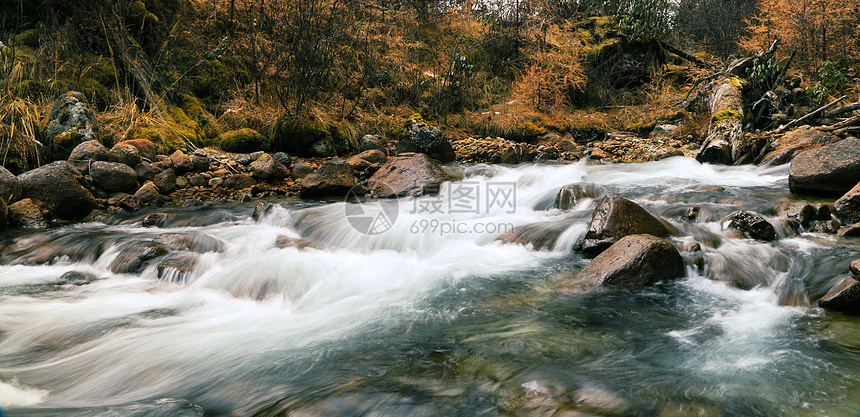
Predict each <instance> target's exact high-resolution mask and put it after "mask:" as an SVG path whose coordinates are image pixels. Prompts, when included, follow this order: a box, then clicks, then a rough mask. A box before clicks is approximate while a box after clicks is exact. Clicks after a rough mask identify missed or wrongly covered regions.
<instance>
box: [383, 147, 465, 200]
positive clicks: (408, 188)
mask: <svg viewBox="0 0 860 417" xmlns="http://www.w3.org/2000/svg"><path fill="white" fill-rule="evenodd" d="M451 179H452V177H451V176H450V175H449V174H448V173H446V172H445V171H444V170H443V169H442V167H441V166H440V165H439V164H438V163H436V162H435V161H433V160H431V159H430V158H429V157H428V156H427V155H424V154H420V153H419V154H415V155H411V156H398V157H395V158H391V159H390V160H388V162H386V163H385V165H383V166H382V167H381V168H379V170H378V171H376V173H375V174H373V176H372V177H370V179H369V180H368V182H367V183H368V192H369V193H370V195H372V196H374V197H379V198H393V197H407V196H410V197H417V196H420V195H432V194H436V193H438V192H439V186H440V185H441V184H442V183H443V182H445V181H448V180H451Z"/></svg>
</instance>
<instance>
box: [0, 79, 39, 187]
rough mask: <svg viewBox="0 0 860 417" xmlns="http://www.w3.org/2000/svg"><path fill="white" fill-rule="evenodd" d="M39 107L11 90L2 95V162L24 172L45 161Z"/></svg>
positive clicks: (0, 104) (0, 115)
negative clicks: (41, 141) (40, 140)
mask: <svg viewBox="0 0 860 417" xmlns="http://www.w3.org/2000/svg"><path fill="white" fill-rule="evenodd" d="M41 119H42V116H41V112H40V110H39V106H38V105H36V104H34V103H32V102H30V101H29V100H26V99H22V98H20V97H17V96H15V95H14V94H12V93H11V92H8V91H7V92H6V94H5V95H4V96H3V97H2V98H0V164H2V165H3V166H5V167H7V168H9V169H10V170H11V171H13V172H14V171H24V170H27V169H31V168H35V167H37V166H39V165H41V164H42V162H43V161H42V157H41V152H40V150H41V148H42V144H41V143H40V142H39V122H40V120H41Z"/></svg>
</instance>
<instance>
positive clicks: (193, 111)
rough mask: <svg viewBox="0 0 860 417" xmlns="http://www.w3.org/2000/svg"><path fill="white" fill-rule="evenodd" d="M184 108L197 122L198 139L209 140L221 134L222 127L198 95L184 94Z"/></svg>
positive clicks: (189, 116)
mask: <svg viewBox="0 0 860 417" xmlns="http://www.w3.org/2000/svg"><path fill="white" fill-rule="evenodd" d="M182 109H183V110H184V111H185V114H186V115H187V116H188V118H189V119H190V120H192V121H194V122H195V123H196V125H197V126H196V130H197V136H198V140H200V141H201V142H204V146H205V145H207V144H206V143H205V142H209V141H208V140H207V139H213V138H215V137H217V136H218V135H220V134H221V129H220V127H219V126H218V124H217V123H215V122H214V119H215V118H214V117H213V116H212V115H211V114H210V113H209V112H207V111H206V110H205V109H204V108H203V104H201V103H200V100H198V99H197V97H194V96H192V95H189V94H185V95H183V96H182Z"/></svg>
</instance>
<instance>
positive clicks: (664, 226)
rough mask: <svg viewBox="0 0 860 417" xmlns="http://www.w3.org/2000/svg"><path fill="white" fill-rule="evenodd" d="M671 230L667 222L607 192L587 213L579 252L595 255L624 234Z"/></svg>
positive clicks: (664, 232) (664, 233)
mask: <svg viewBox="0 0 860 417" xmlns="http://www.w3.org/2000/svg"><path fill="white" fill-rule="evenodd" d="M673 232H674V231H673V230H672V227H671V226H669V224H668V223H666V222H665V221H663V220H661V219H658V218H656V217H654V216H652V215H651V213H648V212H647V211H645V209H644V208H642V207H641V206H639V205H638V204H636V203H634V202H632V201H630V200H628V199H626V198H624V197H621V196H620V195H616V194H607V195H606V196H605V197H603V199H601V200H600V202H599V203H597V207H596V208H595V209H594V213H593V214H592V215H591V224H589V226H588V231H587V232H586V233H585V240H583V242H582V252H583V253H585V254H586V255H589V256H596V255H598V254H599V253H600V252H603V251H604V250H605V249H606V248H608V247H609V246H611V245H612V244H614V243H615V242H617V241H618V240H619V239H621V238H623V237H624V236H628V235H635V234H649V235H654V236H659V237H662V236H667V235H670V234H672V233H673Z"/></svg>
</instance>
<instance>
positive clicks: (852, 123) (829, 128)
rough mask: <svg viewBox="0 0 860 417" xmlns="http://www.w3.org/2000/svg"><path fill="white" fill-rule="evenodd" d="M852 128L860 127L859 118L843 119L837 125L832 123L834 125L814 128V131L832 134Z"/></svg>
mask: <svg viewBox="0 0 860 417" xmlns="http://www.w3.org/2000/svg"><path fill="white" fill-rule="evenodd" d="M854 126H860V116H854V117H852V118H850V119H845V120H843V121H841V122H839V123H834V124H832V125H829V126H819V127H817V128H816V130H820V131H822V132H834V131H837V130H839V129H844V128H846V127H854Z"/></svg>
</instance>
